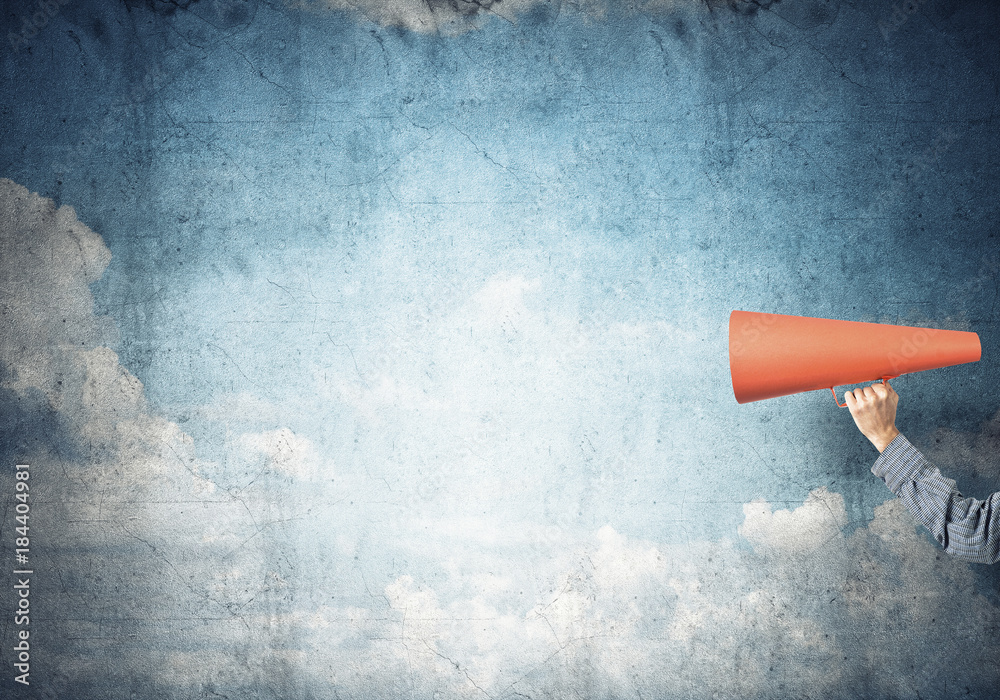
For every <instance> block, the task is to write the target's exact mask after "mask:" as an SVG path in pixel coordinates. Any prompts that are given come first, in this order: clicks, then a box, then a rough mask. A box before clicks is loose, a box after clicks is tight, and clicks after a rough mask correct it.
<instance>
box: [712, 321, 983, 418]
mask: <svg viewBox="0 0 1000 700" xmlns="http://www.w3.org/2000/svg"><path fill="white" fill-rule="evenodd" d="M981 354H982V348H981V346H980V343H979V336H978V335H976V334H975V333H969V332H967V331H948V330H938V329H936V328H919V327H912V326H890V325H887V324H883V323H859V322H856V321H833V320H829V319H825V318H809V317H807V316H784V315H781V314H762V313H755V312H752V311H733V312H732V314H730V316H729V372H730V375H731V376H732V380H733V393H734V394H735V395H736V401H737V403H748V402H750V401H760V400H761V399H770V398H774V397H776V396H787V395H789V394H797V393H799V392H800V391H814V390H816V389H829V390H830V391H831V392H833V398H834V400H835V401H837V405H838V406H841V407H846V406H847V404H846V403H843V404H842V403H840V401H839V400H838V399H837V393H836V391H834V387H837V386H844V385H848V384H859V383H861V382H868V381H876V380H879V379H881V380H882V381H886V380H889V379H893V378H895V377H898V376H899V375H901V374H906V373H908V372H921V371H923V370H925V369H937V368H938V367H949V366H951V365H960V364H963V363H965V362H978V361H979V358H980V356H981Z"/></svg>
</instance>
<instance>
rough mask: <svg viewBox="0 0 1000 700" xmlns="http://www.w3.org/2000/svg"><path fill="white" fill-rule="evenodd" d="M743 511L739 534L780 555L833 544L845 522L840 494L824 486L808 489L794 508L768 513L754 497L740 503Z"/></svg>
mask: <svg viewBox="0 0 1000 700" xmlns="http://www.w3.org/2000/svg"><path fill="white" fill-rule="evenodd" d="M743 515H744V520H743V524H742V525H740V527H739V533H740V535H742V536H743V537H744V538H746V539H747V540H748V541H749V542H750V543H751V544H753V546H754V548H756V549H758V550H759V551H763V552H775V553H777V554H780V555H802V554H808V553H810V552H815V551H816V550H818V549H820V548H822V547H824V546H826V545H830V544H832V545H834V546H835V545H836V542H835V541H836V540H838V539H840V538H842V537H843V535H841V532H840V530H841V528H842V527H844V525H846V524H847V510H846V509H845V508H844V497H843V496H841V495H840V494H839V493H833V492H831V491H828V490H827V489H826V487H825V486H824V487H822V488H819V489H816V490H815V491H812V492H810V493H809V496H808V498H806V501H805V503H803V504H802V505H801V506H799V507H798V508H796V509H795V510H792V511H788V510H776V511H774V512H773V513H772V512H771V508H770V506H769V505H768V504H767V502H766V501H763V500H756V501H753V502H751V503H747V504H746V505H744V506H743Z"/></svg>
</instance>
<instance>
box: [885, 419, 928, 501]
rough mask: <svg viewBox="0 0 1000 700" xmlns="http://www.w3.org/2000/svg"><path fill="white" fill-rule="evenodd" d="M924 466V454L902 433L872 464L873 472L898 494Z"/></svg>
mask: <svg viewBox="0 0 1000 700" xmlns="http://www.w3.org/2000/svg"><path fill="white" fill-rule="evenodd" d="M923 466H924V456H923V455H922V454H920V451H919V450H917V448H916V447H914V446H913V445H911V444H910V441H909V440H907V439H906V438H905V437H903V434H902V433H900V434H899V435H897V436H896V437H894V438H893V439H892V442H890V443H889V444H888V445H886V447H885V449H884V450H882V454H881V455H879V458H878V459H877V460H875V464H873V465H872V474H874V475H875V476H877V477H879V478H880V479H882V480H883V481H885V485H886V486H888V487H889V490H890V491H892V492H893V493H894V494H896V495H897V496H898V495H899V492H900V490H901V489H902V487H903V484H905V483H907V482H910V481H913V480H914V479H915V478H916V477H917V476H918V475H919V474H920V471H921V469H922V468H923Z"/></svg>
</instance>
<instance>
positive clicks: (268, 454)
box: [236, 428, 328, 480]
mask: <svg viewBox="0 0 1000 700" xmlns="http://www.w3.org/2000/svg"><path fill="white" fill-rule="evenodd" d="M236 446H237V448H238V449H239V450H240V451H241V452H242V453H243V454H244V455H246V456H248V457H250V458H251V459H252V458H255V457H257V456H263V457H264V458H266V460H267V462H268V464H269V466H271V467H272V468H273V469H275V470H276V471H277V472H279V473H281V474H284V475H286V476H290V477H294V478H296V479H304V480H309V479H313V478H315V477H316V476H317V474H318V473H319V471H320V468H321V461H320V458H319V455H318V453H317V452H316V448H315V446H314V445H313V443H312V441H311V440H309V438H306V437H303V436H301V435H296V434H295V433H293V432H292V431H291V430H289V429H288V428H279V429H278V430H267V431H264V432H262V433H244V434H242V435H240V437H239V438H238V439H237V441H236ZM324 471H328V470H327V469H324Z"/></svg>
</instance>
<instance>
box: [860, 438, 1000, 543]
mask: <svg viewBox="0 0 1000 700" xmlns="http://www.w3.org/2000/svg"><path fill="white" fill-rule="evenodd" d="M872 473H873V474H875V475H876V476H878V477H879V478H881V479H882V480H883V481H885V484H886V486H888V487H889V489H890V490H891V491H892V492H893V493H895V494H896V495H897V496H899V498H900V500H901V501H902V502H903V504H904V505H905V506H906V509H907V510H908V511H909V512H910V513H911V514H912V515H913V517H914V518H916V520H917V521H918V522H920V523H921V524H922V525H923V526H924V527H926V528H927V529H928V530H929V531H930V533H931V534H932V535H933V536H934V538H935V539H936V540H937V541H938V542H939V543H940V544H941V546H942V547H944V548H945V551H947V552H948V553H949V554H953V555H955V556H957V557H960V558H962V559H966V560H968V561H975V562H984V563H994V562H996V561H998V560H1000V493H996V494H993V495H992V496H990V498H988V499H987V500H985V501H979V500H976V499H974V498H965V497H963V496H962V494H961V493H960V492H959V491H958V489H957V488H956V487H955V482H954V481H953V480H951V479H948V478H945V477H944V476H942V475H941V472H940V471H938V469H937V468H936V467H934V466H933V465H931V464H930V463H928V462H927V460H926V459H924V456H923V455H922V454H921V453H920V452H919V451H918V450H917V449H916V448H914V447H913V446H912V445H911V444H910V443H909V441H908V440H907V439H906V438H905V437H903V436H902V435H897V436H896V437H895V438H894V439H893V440H892V441H891V442H890V443H889V444H888V445H887V446H886V447H885V448H884V449H883V450H882V454H881V456H880V457H879V458H878V460H877V461H876V462H875V464H874V465H873V466H872Z"/></svg>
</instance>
